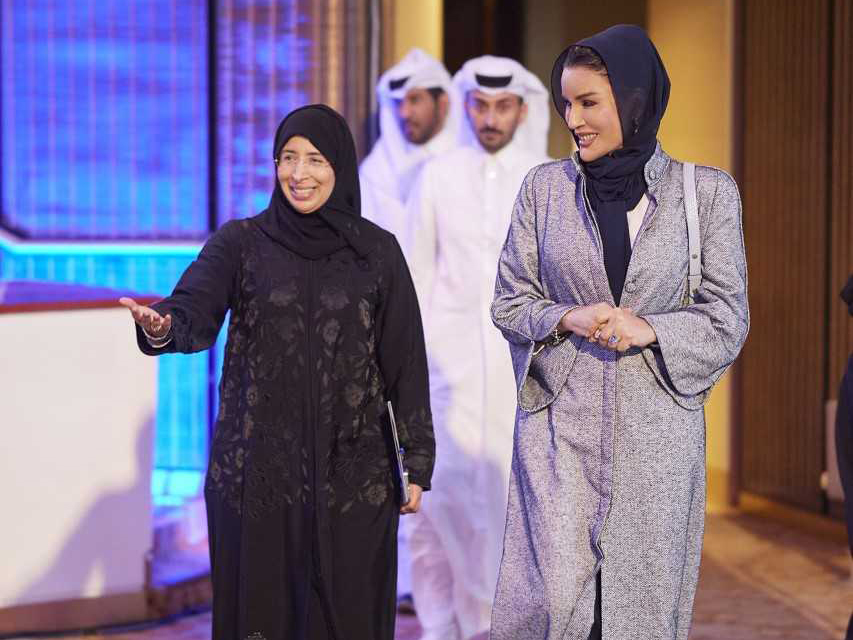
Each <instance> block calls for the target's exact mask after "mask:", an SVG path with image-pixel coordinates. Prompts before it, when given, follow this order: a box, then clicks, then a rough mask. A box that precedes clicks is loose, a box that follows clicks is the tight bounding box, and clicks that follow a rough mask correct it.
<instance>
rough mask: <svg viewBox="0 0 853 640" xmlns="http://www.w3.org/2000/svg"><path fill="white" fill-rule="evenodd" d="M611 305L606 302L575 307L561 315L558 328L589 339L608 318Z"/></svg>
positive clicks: (611, 310)
mask: <svg viewBox="0 0 853 640" xmlns="http://www.w3.org/2000/svg"><path fill="white" fill-rule="evenodd" d="M612 313H613V307H611V306H610V305H609V304H607V303H606V302H599V303H598V304H591V305H588V306H585V307H575V308H574V309H572V310H571V311H569V312H568V313H567V314H566V315H564V316H563V318H562V320H560V326H559V328H560V329H561V330H562V331H563V332H564V333H569V332H571V333H574V334H576V335H579V336H582V337H584V338H587V339H590V338H592V337H593V334H595V332H596V331H597V330H598V329H600V328H601V327H603V326H604V325H605V324H606V323H607V321H608V320H609V319H610V316H611V314H612Z"/></svg>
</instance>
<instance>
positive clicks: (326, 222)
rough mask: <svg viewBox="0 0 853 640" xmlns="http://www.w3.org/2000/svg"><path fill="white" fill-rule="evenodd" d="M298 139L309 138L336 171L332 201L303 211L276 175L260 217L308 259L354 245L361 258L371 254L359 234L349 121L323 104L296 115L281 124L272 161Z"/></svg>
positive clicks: (264, 227)
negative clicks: (298, 208) (266, 204)
mask: <svg viewBox="0 0 853 640" xmlns="http://www.w3.org/2000/svg"><path fill="white" fill-rule="evenodd" d="M293 136H302V137H304V138H307V139H308V140H309V141H310V142H311V144H313V145H314V146H315V147H316V148H317V150H318V151H320V153H322V154H323V156H324V157H325V158H326V160H328V162H329V164H331V165H332V168H333V169H334V172H335V186H334V188H333V189H332V193H331V195H330V196H329V199H328V200H327V201H326V202H325V203H324V204H323V205H322V206H321V207H320V208H319V209H318V210H317V211H314V212H313V213H307V214H306V213H300V212H299V211H297V210H296V209H295V208H294V207H293V205H292V204H290V202H289V201H288V199H287V196H285V195H284V191H283V190H282V188H281V184H279V181H278V177H276V181H275V188H274V189H273V192H272V196H271V197H270V203H269V206H268V207H267V208H266V209H265V210H264V211H263V212H261V214H260V215H259V216H258V217H257V222H258V224H259V225H260V227H261V229H262V230H263V231H264V233H266V234H267V235H268V236H269V237H270V238H272V239H273V240H275V241H276V242H278V243H279V244H281V245H283V246H284V247H286V248H287V249H289V250H291V251H293V252H294V253H296V254H297V255H300V256H302V257H303V258H306V259H308V260H318V259H320V258H324V257H326V256H328V255H330V254H332V253H334V252H336V251H338V250H340V249H342V248H344V247H345V246H347V245H349V246H351V247H352V248H353V249H355V251H356V252H357V253H358V254H359V255H362V256H363V255H365V254H366V253H367V249H366V245H365V241H364V240H363V239H362V237H361V233H360V230H359V224H358V222H359V220H360V219H361V194H360V191H359V182H358V163H357V160H356V153H355V143H354V141H353V138H352V134H351V133H350V130H349V127H348V126H347V123H346V120H344V118H343V116H341V115H340V114H339V113H338V112H337V111H335V110H334V109H332V108H331V107H327V106H326V105H323V104H312V105H309V106H306V107H301V108H299V109H296V110H294V111H291V112H290V113H289V114H288V115H287V117H285V118H284V120H282V121H281V123H280V124H279V125H278V129H277V130H276V133H275V143H274V145H273V161H275V159H276V158H278V157H279V154H280V153H281V150H282V148H283V147H284V145H285V144H286V143H287V141H288V140H290V139H291V138H292V137H293Z"/></svg>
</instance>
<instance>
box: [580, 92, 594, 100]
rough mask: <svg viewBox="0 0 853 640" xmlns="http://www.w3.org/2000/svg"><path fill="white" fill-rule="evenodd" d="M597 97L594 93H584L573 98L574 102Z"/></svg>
mask: <svg viewBox="0 0 853 640" xmlns="http://www.w3.org/2000/svg"><path fill="white" fill-rule="evenodd" d="M595 95H598V94H597V93H596V92H595V91H587V92H586V93H582V94H580V95H579V96H575V100H583V99H584V98H589V97H590V96H595Z"/></svg>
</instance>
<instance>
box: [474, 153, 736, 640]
mask: <svg viewBox="0 0 853 640" xmlns="http://www.w3.org/2000/svg"><path fill="white" fill-rule="evenodd" d="M645 176H646V182H647V184H648V196H649V207H648V209H647V212H646V214H645V218H644V220H643V224H642V226H641V228H640V231H639V233H638V236H637V239H636V241H635V244H634V248H633V253H632V256H631V262H630V265H629V268H628V273H627V276H626V281H625V288H624V292H623V296H622V306H623V307H627V308H630V309H632V310H633V311H634V312H635V313H636V314H637V315H639V316H642V317H643V318H645V319H646V320H647V321H648V322H649V324H650V325H651V326H652V327H653V328H654V330H655V332H656V333H657V337H658V340H657V343H656V344H655V345H653V346H650V347H647V348H644V349H639V348H633V349H630V350H628V351H627V352H625V353H624V354H617V353H614V352H611V351H609V350H606V349H604V348H602V347H600V346H598V345H597V344H594V343H591V342H588V341H586V340H584V339H583V338H582V337H579V336H577V335H574V334H570V335H569V336H568V338H567V339H566V340H564V341H563V342H561V343H559V344H556V345H552V343H550V342H549V334H550V333H551V332H552V331H553V330H554V329H555V327H556V326H557V325H558V323H559V321H560V319H561V318H562V316H563V315H564V314H565V313H566V312H567V311H568V310H570V309H572V308H574V307H577V306H582V305H589V304H595V303H598V302H602V301H606V302H609V303H610V304H613V298H612V295H611V293H610V289H609V287H608V281H607V275H606V273H605V270H604V263H603V259H602V254H601V244H600V240H599V237H598V234H597V230H596V227H595V222H594V219H593V216H592V214H591V212H589V211H587V209H586V207H585V205H584V198H583V187H582V180H583V178H582V176H581V175H580V174H579V172H578V165H577V161H576V160H573V159H566V160H562V161H558V162H552V163H548V164H544V165H540V166H539V167H536V168H534V169H533V170H532V171H531V172H530V173H529V174H528V176H527V178H526V179H525V181H524V184H523V185H522V187H521V190H520V192H519V195H518V199H517V201H516V205H515V210H514V213H513V219H512V223H511V226H510V229H509V233H508V236H507V240H506V244H505V246H504V249H503V253H502V255H501V259H500V262H499V265H498V276H497V283H496V287H495V298H494V302H493V304H492V319H493V320H494V322H495V324H496V326H497V327H498V328H499V329H500V330H501V331H502V332H503V334H504V337H505V338H506V339H507V341H508V342H509V347H510V354H511V356H512V360H513V366H514V369H515V373H516V381H517V385H518V406H519V409H518V411H517V416H516V425H515V435H514V451H513V462H512V479H511V482H510V492H509V508H508V515H507V524H506V533H505V538H504V554H503V561H502V565H501V571H500V578H499V581H498V587H497V593H496V598H495V605H494V609H493V616H492V630H491V638H493V639H494V640H534V639H547V640H557V639H560V640H586V638H587V636H588V634H589V631H590V627H591V625H592V622H593V606H594V602H595V574H596V572H597V571H598V570H599V569H600V570H601V572H602V574H601V581H602V623H603V628H602V630H603V638H605V639H610V640H616V639H619V640H623V639H626V638H643V639H644V640H648V639H677V640H685V639H686V638H687V635H688V633H689V630H690V621H691V612H692V607H693V596H694V594H695V591H696V584H697V581H698V576H699V560H700V555H701V549H702V536H703V531H704V512H705V417H704V410H703V406H704V404H705V402H706V401H707V399H708V395H709V393H710V391H711V388H712V387H713V385H714V384H715V383H716V382H717V380H719V378H720V376H721V375H722V374H723V373H724V372H725V370H726V369H727V368H728V367H729V365H731V363H732V362H733V361H734V359H735V358H736V357H737V355H738V353H739V352H740V350H741V347H742V346H743V343H744V340H745V339H746V335H747V331H748V328H749V311H748V307H747V272H746V258H745V252H744V244H743V232H742V226H741V208H740V198H739V195H738V190H737V186H736V185H735V183H734V181H733V180H732V178H731V177H730V176H729V175H728V174H726V173H725V172H724V171H722V170H719V169H715V168H712V167H704V166H697V167H696V190H697V199H698V204H699V222H700V231H701V241H702V245H701V246H702V256H701V257H702V284H701V286H700V288H699V289H698V291H697V293H696V298H695V301H694V303H693V304H690V305H689V306H684V304H685V290H686V287H687V274H688V257H689V256H688V233H687V221H686V216H685V207H684V199H683V195H684V194H683V180H682V178H683V173H682V164H681V163H680V162H677V161H675V160H672V159H671V158H670V157H669V156H668V155H667V154H666V153H664V151H663V150H662V149H661V148H660V145H658V147H657V150H656V152H655V154H654V155H653V156H652V158H651V159H650V160H649V162H648V163H647V164H646V167H645ZM543 342H545V343H546V344H545V347H544V348H543V349H541V351H539V353H538V354H537V355H535V356H534V355H533V354H534V351H536V350H538V348H539V347H540V346H541V344H542V343H543Z"/></svg>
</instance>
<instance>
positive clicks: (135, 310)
mask: <svg viewBox="0 0 853 640" xmlns="http://www.w3.org/2000/svg"><path fill="white" fill-rule="evenodd" d="M118 301H119V302H120V303H121V304H122V305H123V306H125V307H127V308H128V309H130V313H131V315H132V316H133V320H134V321H135V322H136V324H138V325H139V326H140V327H142V330H143V331H144V332H145V333H147V334H148V335H149V336H150V337H152V338H164V337H165V336H166V335H167V334H168V333H169V329H171V328H172V316H171V315H170V314H166V317H163V316H161V315H160V314H159V313H157V312H156V311H154V309H152V308H151V307H145V306H143V305H141V304H137V303H136V300H134V299H133V298H119V299H118Z"/></svg>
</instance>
